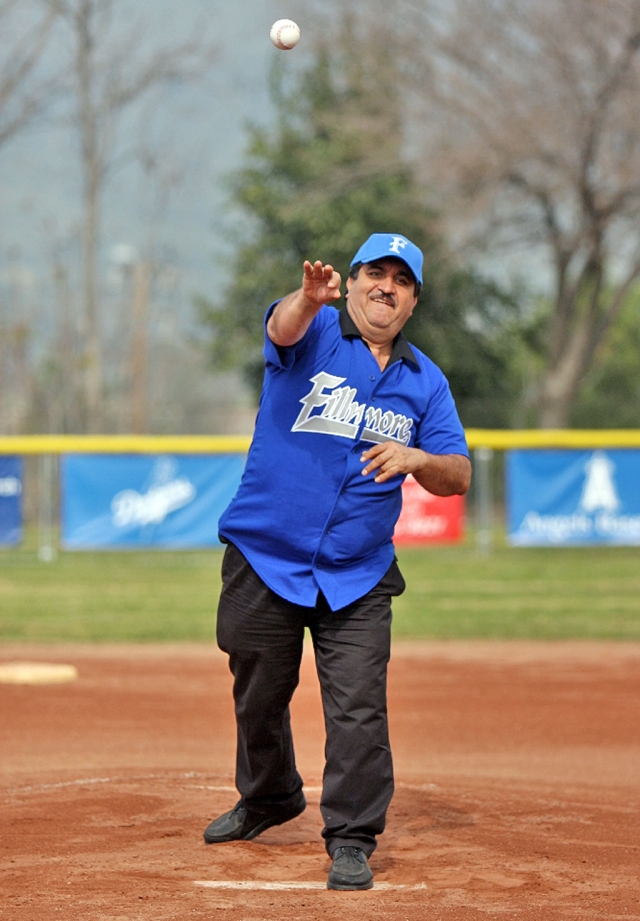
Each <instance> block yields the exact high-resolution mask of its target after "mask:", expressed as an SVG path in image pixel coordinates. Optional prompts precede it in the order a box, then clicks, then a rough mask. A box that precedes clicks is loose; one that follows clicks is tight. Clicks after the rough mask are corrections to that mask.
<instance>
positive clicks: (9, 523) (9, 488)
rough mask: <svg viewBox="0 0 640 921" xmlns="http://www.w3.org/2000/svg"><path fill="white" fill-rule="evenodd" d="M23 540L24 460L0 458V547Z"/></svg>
mask: <svg viewBox="0 0 640 921" xmlns="http://www.w3.org/2000/svg"><path fill="white" fill-rule="evenodd" d="M21 540H22V459H21V458H20V457H7V456H0V546H4V547H12V546H15V545H16V544H19V543H20V541H21Z"/></svg>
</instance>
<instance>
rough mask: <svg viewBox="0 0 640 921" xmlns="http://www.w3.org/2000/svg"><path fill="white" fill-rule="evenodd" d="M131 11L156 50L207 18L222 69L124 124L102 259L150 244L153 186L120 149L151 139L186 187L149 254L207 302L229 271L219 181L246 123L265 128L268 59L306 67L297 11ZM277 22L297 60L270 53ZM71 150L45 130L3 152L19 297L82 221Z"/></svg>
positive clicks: (234, 6)
mask: <svg viewBox="0 0 640 921" xmlns="http://www.w3.org/2000/svg"><path fill="white" fill-rule="evenodd" d="M135 2H136V3H137V5H138V6H139V8H140V12H141V13H145V14H146V13H147V11H150V12H151V13H152V16H153V18H152V20H151V22H152V24H155V28H156V29H157V36H158V39H159V40H160V41H161V40H162V39H163V37H164V38H166V37H167V36H169V37H170V36H172V35H173V34H176V33H179V32H180V30H183V29H184V30H185V31H188V30H189V28H190V27H191V24H192V23H194V22H196V21H198V20H199V19H202V18H203V17H204V19H205V20H206V21H207V22H208V23H209V24H210V26H211V29H212V32H213V35H214V38H215V43H216V45H217V47H218V58H217V63H216V65H215V66H214V68H213V71H212V73H211V76H210V79H209V80H208V81H207V82H206V84H205V85H203V86H201V87H198V88H194V89H184V88H181V89H176V90H174V91H171V92H165V93H164V94H163V96H162V100H163V102H162V106H161V107H160V111H158V105H157V102H156V101H154V102H153V104H149V103H148V104H147V105H146V106H143V107H142V108H138V109H137V110H136V111H135V112H132V113H131V116H130V117H128V119H127V122H126V125H125V130H124V134H123V144H121V145H120V147H121V153H122V164H121V166H120V168H119V169H118V171H117V172H116V173H115V174H114V176H113V177H112V178H111V180H110V182H109V185H108V187H107V193H106V199H105V222H104V228H103V238H102V242H103V253H104V254H105V255H108V254H111V253H113V252H118V250H117V247H118V246H121V245H122V244H125V245H126V246H129V247H134V248H137V249H141V248H143V247H144V246H145V243H146V240H147V238H148V234H149V221H148V219H146V218H145V215H148V214H149V213H150V212H151V211H152V210H153V209H154V207H156V205H157V202H156V205H154V199H153V196H152V195H151V189H152V184H150V183H149V182H148V181H145V180H144V178H143V177H142V175H141V173H140V171H139V170H138V169H137V168H136V167H135V166H133V165H132V164H131V161H130V160H128V158H127V156H126V150H127V147H130V146H133V145H135V144H136V142H137V139H138V138H139V137H140V136H145V135H146V136H148V137H149V141H150V146H151V147H153V146H155V147H156V148H157V150H158V151H159V152H160V153H161V154H163V155H164V156H165V157H166V163H167V165H168V166H169V167H171V168H172V169H174V168H175V170H176V172H177V173H178V174H179V175H181V176H182V179H181V181H180V182H179V183H178V184H177V185H176V186H175V188H174V189H173V191H172V192H171V194H170V197H169V203H168V205H167V206H166V207H160V208H157V207H156V212H157V214H158V215H159V220H158V221H157V222H156V226H155V229H154V231H153V233H154V236H155V242H156V243H161V244H162V246H163V248H164V250H165V251H166V252H168V253H170V252H173V253H174V254H175V259H176V262H177V263H178V267H179V270H180V271H181V272H182V273H183V277H184V292H185V295H188V294H191V293H196V292H198V293H203V294H208V293H212V292H213V291H214V290H219V286H220V285H221V283H223V282H224V280H225V278H226V277H227V276H226V270H225V261H226V257H228V255H229V253H230V244H229V240H228V229H229V220H228V206H227V198H226V192H225V188H224V176H225V174H227V173H228V172H229V171H230V170H233V169H234V168H236V167H238V166H239V165H240V164H241V162H242V154H243V150H244V147H245V144H246V138H247V135H246V130H245V126H246V123H247V122H248V121H253V122H261V123H268V121H269V118H270V116H271V111H270V108H269V101H268V95H267V75H268V70H269V65H270V62H271V61H272V60H273V57H274V55H278V54H287V55H289V54H290V55H296V62H297V63H303V61H304V57H305V45H304V15H303V12H302V3H301V2H300V0H289V2H287V3H286V5H283V4H282V3H281V2H277V0H209V2H205V0H180V2H179V3H176V2H175V0H135ZM283 17H287V18H294V19H296V20H297V21H299V22H300V24H301V26H302V28H303V40H302V42H301V43H300V45H299V46H298V47H297V48H296V49H295V50H294V51H292V52H280V51H277V50H276V49H275V48H274V47H273V46H272V45H271V43H270V41H269V28H270V26H271V24H272V22H273V21H274V20H275V19H279V18H283ZM153 27H154V26H153V25H152V28H153ZM151 37H152V38H153V37H154V36H151ZM141 40H143V39H142V38H141ZM74 144H75V141H74V136H73V134H72V133H71V132H70V131H69V130H68V128H65V127H63V126H60V125H57V126H56V125H51V124H42V123H40V124H38V125H35V126H33V127H32V128H31V129H29V131H28V132H26V133H24V134H22V135H21V136H19V137H17V138H16V139H15V140H14V141H12V142H11V143H10V144H8V145H6V146H5V147H3V148H2V149H0V213H1V214H2V222H1V224H0V278H2V279H3V280H5V281H6V278H7V273H8V272H13V273H14V276H16V273H18V274H19V275H20V278H21V279H22V282H23V283H24V284H25V286H27V287H29V286H30V285H36V286H38V287H41V286H42V284H43V278H42V276H43V274H46V271H47V270H46V265H47V263H48V262H50V255H49V254H50V252H51V249H52V247H53V246H54V245H57V246H58V247H62V248H64V245H65V240H69V239H70V238H71V236H72V234H73V230H74V227H76V226H77V221H78V216H79V210H78V172H77V159H76V156H75V150H76V148H75V147H74ZM114 248H115V249H114ZM120 252H122V249H121V250H120ZM187 299H188V298H187Z"/></svg>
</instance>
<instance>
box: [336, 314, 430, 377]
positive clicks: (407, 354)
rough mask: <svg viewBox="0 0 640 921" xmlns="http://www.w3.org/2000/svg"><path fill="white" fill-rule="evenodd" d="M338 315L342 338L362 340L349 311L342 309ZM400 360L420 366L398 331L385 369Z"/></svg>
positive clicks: (401, 333) (409, 346) (407, 343)
mask: <svg viewBox="0 0 640 921" xmlns="http://www.w3.org/2000/svg"><path fill="white" fill-rule="evenodd" d="M339 313H340V332H341V333H342V335H343V337H347V336H351V337H353V338H356V337H357V338H358V339H362V333H361V332H360V330H359V329H358V327H357V326H356V324H355V323H354V322H353V318H352V316H351V314H350V313H349V311H348V310H347V308H346V307H343V308H342V309H341V310H340V311H339ZM362 341H363V342H364V339H362ZM364 344H365V345H367V343H366V342H364ZM367 348H369V346H368V345H367ZM401 358H404V359H405V360H406V361H412V362H413V363H414V365H418V366H419V364H420V363H419V362H418V359H417V358H416V354H415V352H414V351H413V349H412V348H411V345H410V344H409V342H408V341H407V339H405V337H404V333H403V332H402V331H400V332H399V333H398V335H397V336H396V337H395V339H394V340H393V348H392V349H391V356H390V358H389V361H388V363H387V367H389V365H391V364H393V362H394V361H400V359H401Z"/></svg>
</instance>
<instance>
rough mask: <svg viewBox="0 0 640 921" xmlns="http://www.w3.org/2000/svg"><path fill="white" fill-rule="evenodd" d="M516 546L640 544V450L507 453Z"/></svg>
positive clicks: (511, 526) (510, 535)
mask: <svg viewBox="0 0 640 921" xmlns="http://www.w3.org/2000/svg"><path fill="white" fill-rule="evenodd" d="M506 486H507V525H508V538H509V542H510V543H511V544H513V545H515V546H527V547H542V546H548V545H553V546H558V545H566V546H579V545H588V544H618V545H637V544H640V451H639V450H636V449H631V448H628V449H627V448H622V449H611V450H606V451H604V450H597V451H578V450H562V451H560V450H553V451H552V450H537V451H532V450H522V451H508V452H507V456H506Z"/></svg>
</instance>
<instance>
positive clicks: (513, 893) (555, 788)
mask: <svg viewBox="0 0 640 921" xmlns="http://www.w3.org/2000/svg"><path fill="white" fill-rule="evenodd" d="M17 660H21V661H22V660H30V661H40V662H52V663H54V662H58V663H67V664H71V665H74V666H75V667H76V668H77V670H78V674H79V677H78V679H77V680H76V681H72V682H68V683H61V684H55V685H53V684H52V685H15V684H0V701H1V703H0V712H1V714H2V718H1V722H0V751H1V753H2V755H1V758H0V794H1V797H2V823H1V825H0V865H1V868H2V872H1V874H0V919H2V921H51V919H56V918H60V919H64V921H79V919H87V921H88V919H91V921H102V919H109V921H118V919H127V921H132V919H140V921H152V919H153V921H173V919H181V921H183V919H191V918H195V919H199V918H202V919H204V918H207V919H212V918H213V919H215V918H221V917H224V918H226V919H229V921H254V919H255V921H258V919H260V921H262V919H282V921H294V919H305V921H319V919H323V921H332V919H339V921H350V919H356V921H365V919H366V921H370V919H376V921H377V919H380V921H382V919H385V921H386V919H389V921H417V919H434V921H466V919H476V918H478V919H480V918H481V919H486V918H500V919H510V918H513V919H523V921H529V919H530V921H534V919H535V921H540V919H558V921H574V919H576V921H577V919H602V918H607V919H609V918H612V919H617V918H619V919H632V918H640V883H639V876H640V832H639V826H640V644H619V645H617V644H613V643H611V644H607V643H595V642H594V643H584V644H578V643H557V644H550V643H538V644H525V643H519V642H512V643H462V644H461V643H451V644H447V643H424V644H418V645H412V646H407V645H401V644H396V646H395V651H394V657H393V660H392V667H391V673H390V701H389V705H390V720H391V728H392V744H393V750H394V757H395V765H396V780H397V790H396V795H395V798H394V800H393V803H392V807H391V810H390V814H389V820H388V829H387V832H386V833H385V834H384V835H383V836H382V838H381V839H380V845H379V847H378V850H377V851H376V852H375V854H374V855H373V857H372V859H371V866H372V869H373V870H374V873H375V880H376V887H375V888H374V889H373V890H371V891H370V892H363V893H338V892H327V891H326V889H324V888H323V887H324V885H325V881H326V873H327V869H328V858H327V857H326V855H325V853H324V850H323V846H322V841H321V839H320V829H321V824H322V823H321V819H320V813H319V810H318V802H319V795H320V790H319V786H320V781H321V773H322V748H323V730H322V717H321V712H320V706H319V695H318V689H317V681H316V678H315V674H314V671H313V662H312V659H311V657H310V656H309V655H306V656H305V661H304V665H303V674H302V682H301V686H300V688H299V690H298V692H297V694H296V697H295V700H294V707H293V723H294V733H295V737H296V742H297V754H298V763H299V768H300V770H301V773H302V775H303V776H304V778H305V781H306V784H307V796H308V800H309V808H308V809H307V811H306V812H305V813H304V815H302V816H300V817H299V818H298V819H295V820H294V821H293V822H291V823H289V824H288V825H285V826H282V827H280V828H276V829H271V830H270V831H268V832H267V833H265V834H264V835H262V836H261V837H259V838H258V839H256V840H255V841H253V842H250V843H234V844H226V845H218V846H210V847H206V846H205V845H204V843H203V841H202V830H203V828H204V827H205V825H206V824H207V823H208V822H209V821H210V820H211V819H212V818H213V817H215V816H216V815H217V814H218V813H219V812H221V811H224V810H225V809H227V808H230V806H231V805H233V803H234V802H235V800H236V798H237V797H236V794H235V791H234V789H233V778H232V769H233V752H234V728H233V721H232V710H231V700H230V675H229V673H228V671H227V667H226V660H225V659H224V657H223V656H221V654H220V653H218V652H217V651H216V650H215V649H214V648H212V647H207V646H171V647H168V646H143V647H83V646H68V647H58V646H56V647H47V648H44V647H39V648H36V647H17V646H14V647H12V646H0V662H10V661H17Z"/></svg>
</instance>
